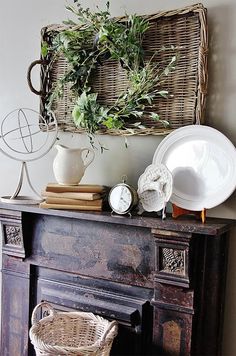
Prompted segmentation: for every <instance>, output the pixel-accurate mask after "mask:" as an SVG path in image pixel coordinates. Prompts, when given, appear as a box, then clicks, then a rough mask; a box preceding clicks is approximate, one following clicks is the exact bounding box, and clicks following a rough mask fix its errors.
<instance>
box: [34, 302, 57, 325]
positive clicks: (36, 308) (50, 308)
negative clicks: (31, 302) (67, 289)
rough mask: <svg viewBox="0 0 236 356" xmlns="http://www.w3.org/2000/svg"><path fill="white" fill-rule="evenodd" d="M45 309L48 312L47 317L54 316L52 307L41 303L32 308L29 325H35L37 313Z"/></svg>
mask: <svg viewBox="0 0 236 356" xmlns="http://www.w3.org/2000/svg"><path fill="white" fill-rule="evenodd" d="M42 307H45V308H46V309H47V310H48V311H49V315H48V316H53V315H55V313H56V312H55V310H54V309H53V307H52V306H51V305H50V304H49V303H47V302H41V303H39V304H37V305H36V307H35V308H34V310H33V312H32V317H31V324H32V325H34V324H36V323H37V321H38V320H37V311H38V309H39V308H42Z"/></svg>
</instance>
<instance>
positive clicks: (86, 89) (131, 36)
mask: <svg viewBox="0 0 236 356" xmlns="http://www.w3.org/2000/svg"><path fill="white" fill-rule="evenodd" d="M73 2H74V4H73V5H68V6H67V7H66V8H67V10H68V11H69V12H70V13H71V14H73V16H74V17H75V18H76V21H73V20H70V19H69V20H67V21H64V23H65V24H66V25H67V28H66V29H65V30H63V31H61V32H59V33H58V34H57V35H56V36H55V37H54V38H53V42H52V45H51V46H50V47H47V46H46V44H43V46H42V54H43V55H44V56H46V55H47V54H48V53H51V54H52V61H54V60H56V58H58V56H60V55H63V56H64V57H65V59H66V60H67V62H68V71H67V73H66V74H65V75H64V76H63V77H62V78H60V79H59V80H58V81H57V83H56V85H54V87H53V89H52V92H51V93H50V95H49V98H48V108H49V109H50V108H51V106H52V104H53V102H54V101H55V100H56V98H59V97H62V95H63V92H64V89H65V86H66V85H69V88H70V90H71V94H72V95H71V97H72V98H75V99H74V100H75V101H74V108H73V112H72V117H73V119H74V122H75V124H76V126H78V127H81V128H83V129H84V130H85V131H86V132H87V133H88V135H89V137H90V138H91V137H92V135H94V133H96V131H98V130H99V129H100V128H101V127H105V128H107V129H115V130H116V129H123V130H124V129H126V125H127V122H128V121H129V119H130V118H132V119H134V118H135V119H137V122H135V123H134V124H133V125H134V126H135V127H140V128H141V127H143V124H141V123H140V122H139V121H140V119H141V117H142V116H143V115H146V116H149V117H150V118H151V119H152V120H156V121H159V122H161V123H162V124H163V125H165V126H166V125H168V122H166V121H165V120H161V118H160V117H159V115H158V113H156V112H152V111H151V108H152V104H153V100H154V98H155V97H156V96H158V95H160V96H162V97H164V98H167V97H168V94H169V93H168V91H167V90H164V89H162V85H163V83H164V82H165V79H166V77H167V76H168V75H169V74H170V73H171V71H172V70H174V69H175V66H176V62H177V56H176V55H173V56H172V57H171V58H170V60H169V62H168V63H167V64H166V65H165V66H164V67H163V68H162V69H161V68H160V67H159V66H158V65H157V64H154V63H153V58H151V59H150V61H149V62H147V63H145V61H144V53H143V49H142V39H143V35H144V34H145V33H146V31H147V30H148V28H149V23H148V21H147V20H146V19H144V18H141V17H139V16H137V15H130V16H128V17H127V21H124V22H121V21H118V20H117V19H112V18H111V17H110V12H109V2H108V3H107V5H106V9H105V10H104V11H102V10H99V9H98V12H95V13H92V12H91V11H90V10H89V9H88V8H87V9H84V8H82V6H81V5H80V4H79V2H78V0H74V1H73ZM171 49H172V50H175V48H174V47H171ZM163 50H166V48H163V47H162V48H161V49H160V51H163ZM155 55H156V53H155V54H154V55H153V57H154V56H155ZM108 59H113V60H114V59H115V60H117V61H119V62H120V64H121V66H122V67H123V68H124V69H125V70H126V72H127V79H128V87H127V89H126V90H125V91H124V92H123V93H121V94H120V96H119V97H118V98H117V100H116V102H115V103H114V105H112V106H110V107H106V106H102V105H100V104H99V103H98V100H97V99H98V94H97V93H93V92H92V91H91V87H90V78H91V76H92V73H93V71H94V70H95V69H96V67H97V66H98V65H100V64H102V63H104V61H106V60H108Z"/></svg>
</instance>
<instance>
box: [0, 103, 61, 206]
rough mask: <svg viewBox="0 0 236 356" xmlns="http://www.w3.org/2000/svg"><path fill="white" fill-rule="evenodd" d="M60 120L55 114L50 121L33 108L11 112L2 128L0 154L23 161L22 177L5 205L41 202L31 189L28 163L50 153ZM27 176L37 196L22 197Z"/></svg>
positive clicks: (4, 200) (2, 199)
mask: <svg viewBox="0 0 236 356" xmlns="http://www.w3.org/2000/svg"><path fill="white" fill-rule="evenodd" d="M57 132H58V128H57V121H56V118H55V116H54V115H53V113H51V116H50V120H48V119H47V121H46V120H45V119H44V118H43V117H42V116H41V115H40V114H39V113H38V112H37V111H34V110H32V109H27V108H20V109H16V110H13V111H11V112H10V113H9V114H8V115H7V116H6V117H5V118H4V119H3V121H2V123H1V127H0V151H1V152H2V153H3V154H5V155H6V156H8V157H9V158H12V159H14V160H15V161H20V162H21V169H20V176H19V179H18V184H17V187H16V190H15V192H14V193H13V194H12V195H11V196H4V197H1V201H2V202H7V203H13V204H37V203H39V202H40V201H42V197H41V196H40V194H38V193H37V191H36V190H35V189H34V187H33V186H32V183H31V181H30V177H29V172H28V169H27V164H26V162H30V161H35V160H37V159H39V158H41V157H43V156H44V155H46V153H48V151H49V150H50V149H51V148H52V146H53V145H54V143H55V141H56V139H57ZM24 175H25V176H26V180H27V182H28V184H29V186H30V188H31V190H32V191H33V192H34V194H35V196H36V197H35V196H34V197H30V196H20V195H19V193H20V191H21V188H22V184H23V179H24Z"/></svg>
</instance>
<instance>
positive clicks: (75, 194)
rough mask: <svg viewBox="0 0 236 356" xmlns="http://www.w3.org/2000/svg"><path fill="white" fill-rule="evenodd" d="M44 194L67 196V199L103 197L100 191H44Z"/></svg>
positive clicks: (46, 195) (48, 195)
mask: <svg viewBox="0 0 236 356" xmlns="http://www.w3.org/2000/svg"><path fill="white" fill-rule="evenodd" d="M42 196H43V197H45V198H47V197H54V198H67V199H80V200H96V199H101V197H102V196H101V194H99V193H83V192H61V193H56V192H47V191H42Z"/></svg>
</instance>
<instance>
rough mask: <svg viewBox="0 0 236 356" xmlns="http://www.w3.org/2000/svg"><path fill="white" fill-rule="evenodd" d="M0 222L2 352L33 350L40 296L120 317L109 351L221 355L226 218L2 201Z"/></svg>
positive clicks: (61, 305)
mask: <svg viewBox="0 0 236 356" xmlns="http://www.w3.org/2000/svg"><path fill="white" fill-rule="evenodd" d="M0 221H1V227H2V228H1V236H2V258H3V267H2V280H3V283H2V306H3V307H2V335H1V355H2V356H8V355H14V356H26V355H30V356H31V355H34V350H33V348H32V345H30V343H29V341H28V330H29V328H30V324H29V320H30V315H31V313H32V309H33V307H34V306H35V305H36V304H37V303H39V302H40V301H42V300H44V301H47V302H50V303H51V304H52V305H53V306H54V307H55V308H56V309H57V310H83V311H91V312H93V313H95V314H98V315H102V316H105V317H106V318H108V319H116V320H118V321H119V334H118V337H117V338H116V340H115V342H114V345H113V348H112V352H111V354H112V355H122V356H125V355H156V356H157V355H175V356H178V355H179V356H187V355H210V354H212V355H213V354H214V355H219V354H220V350H221V338H222V320H223V303H224V290H225V280H226V264H227V248H228V232H229V231H230V228H231V227H232V226H233V224H234V221H230V220H221V219H207V222H206V224H201V223H200V222H197V221H195V220H194V219H180V220H176V221H175V220H173V219H172V218H167V220H165V221H162V220H161V219H160V218H158V217H154V216H153V217H151V216H149V217H133V218H132V219H130V218H126V217H112V216H110V213H104V212H103V213H83V212H73V211H56V210H50V211H48V210H43V209H39V208H38V207H35V206H31V207H30V206H14V205H12V206H9V205H7V204H0ZM42 313H43V314H44V313H45V311H44V310H43V311H42Z"/></svg>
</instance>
